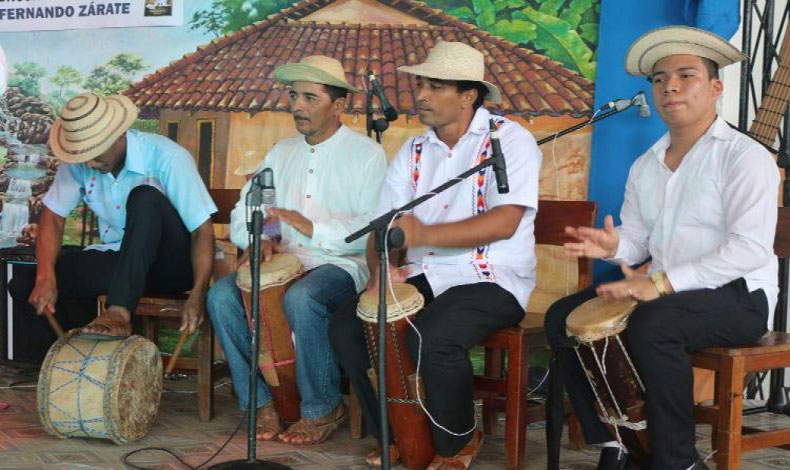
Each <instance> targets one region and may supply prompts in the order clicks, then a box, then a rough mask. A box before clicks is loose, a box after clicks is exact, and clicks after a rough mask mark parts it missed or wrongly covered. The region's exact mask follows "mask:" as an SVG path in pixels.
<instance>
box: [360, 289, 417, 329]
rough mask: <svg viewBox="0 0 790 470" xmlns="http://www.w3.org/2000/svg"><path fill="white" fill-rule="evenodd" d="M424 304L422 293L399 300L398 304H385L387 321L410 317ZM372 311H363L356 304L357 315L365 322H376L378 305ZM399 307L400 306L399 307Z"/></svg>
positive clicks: (392, 321)
mask: <svg viewBox="0 0 790 470" xmlns="http://www.w3.org/2000/svg"><path fill="white" fill-rule="evenodd" d="M424 305H425V299H424V298H423V296H422V295H419V293H418V295H415V296H414V298H412V299H405V300H401V301H399V304H388V305H387V323H394V322H396V321H398V320H402V319H404V318H406V317H410V316H412V315H414V314H415V313H417V312H419V311H420V310H421V309H422V307H423V306H424ZM376 307H377V308H376V309H374V310H373V312H365V311H364V310H362V309H361V308H360V305H359V304H357V317H358V318H359V319H361V320H362V321H364V322H367V323H377V322H378V305H377V306H376ZM399 307H400V308H399Z"/></svg>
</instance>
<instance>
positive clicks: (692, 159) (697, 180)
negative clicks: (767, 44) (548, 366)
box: [546, 26, 779, 470]
mask: <svg viewBox="0 0 790 470" xmlns="http://www.w3.org/2000/svg"><path fill="white" fill-rule="evenodd" d="M742 58H743V56H742V54H741V53H740V52H739V51H738V50H737V49H735V48H734V47H733V46H731V45H730V44H729V43H727V41H725V40H724V39H722V38H720V37H718V36H716V35H714V34H712V33H709V32H706V31H702V30H698V29H695V28H689V27H685V26H676V27H667V28H659V29H656V30H653V31H651V32H649V33H647V34H645V35H644V36H642V37H640V38H639V39H637V40H636V41H635V42H634V44H633V45H632V46H631V48H630V50H629V51H628V56H627V59H626V69H627V70H628V72H629V73H631V74H632V75H643V76H646V77H648V80H649V81H650V82H651V83H652V88H653V102H654V104H655V106H656V109H657V111H658V114H659V115H660V116H661V119H662V120H663V121H664V122H665V123H666V125H667V127H668V128H669V133H668V134H666V135H664V136H663V137H662V138H661V139H659V140H658V142H656V144H654V145H653V146H652V147H651V148H650V149H648V151H647V152H646V153H645V154H643V155H642V156H641V157H639V158H638V159H637V160H636V161H635V162H634V164H633V165H632V166H631V170H630V173H629V175H628V181H627V183H626V187H625V199H624V202H623V207H622V210H621V212H620V218H621V220H622V225H620V226H619V227H615V226H614V223H613V221H612V217H611V216H606V218H605V219H604V228H603V229H595V228H590V227H578V228H574V227H568V228H567V229H566V231H567V232H568V233H569V234H571V235H574V236H575V237H576V238H578V240H579V241H578V242H576V243H568V244H566V246H565V249H566V253H568V254H570V255H573V256H586V257H590V258H603V259H608V260H612V261H614V262H618V263H620V264H621V266H622V270H623V273H624V274H625V280H623V281H618V282H612V283H608V284H603V285H600V286H598V288H597V289H593V288H591V289H587V290H584V291H582V292H580V293H577V294H574V295H572V296H570V297H566V298H564V299H561V300H559V301H558V302H557V303H555V304H554V305H552V306H551V307H550V308H549V310H548V312H547V314H546V334H547V336H548V338H549V342H550V343H551V345H552V347H553V348H555V350H556V349H558V348H561V347H562V346H563V345H566V344H567V342H568V339H567V336H566V333H565V319H566V318H567V316H568V315H569V314H570V312H571V311H572V310H573V309H574V308H576V307H577V306H578V305H580V304H581V303H583V302H585V301H586V300H588V299H591V298H593V297H595V296H596V295H599V296H603V297H605V298H611V299H621V298H628V297H631V298H634V299H636V300H637V301H639V302H640V304H639V305H638V306H637V307H636V309H635V310H634V311H633V313H632V314H631V316H630V318H629V323H628V328H627V330H626V332H625V334H626V336H627V339H628V344H629V346H630V353H631V358H632V359H633V361H634V363H635V366H636V368H637V371H638V372H639V374H640V377H641V379H642V382H643V383H644V386H645V389H646V413H647V431H648V436H649V440H650V447H651V449H652V452H653V456H652V464H651V465H652V466H651V468H653V469H655V470H688V469H695V470H699V469H706V468H707V466H706V465H705V463H704V462H703V461H702V460H700V458H699V456H698V455H697V451H696V449H695V447H694V443H695V432H694V416H693V413H692V411H693V375H692V367H691V353H693V352H694V351H699V350H701V349H704V348H709V347H712V346H725V347H726V346H737V345H742V344H745V343H750V342H753V341H755V340H757V339H758V338H759V337H760V336H762V335H763V333H765V331H766V325H767V319H768V314H769V312H770V311H772V309H773V308H774V305H775V304H776V296H777V260H776V256H775V255H774V252H773V241H774V232H775V229H776V217H777V198H778V187H779V173H778V171H777V168H776V164H775V163H774V161H773V158H772V157H771V155H770V154H769V153H768V152H767V151H766V150H765V149H764V148H763V147H762V146H761V145H760V144H758V143H757V142H755V141H754V140H752V139H751V138H749V137H747V136H745V135H743V134H741V133H740V132H738V131H737V130H734V129H731V128H730V127H729V126H728V125H727V123H726V122H725V121H724V119H722V118H721V117H719V116H717V113H716V100H717V99H718V98H719V96H720V95H721V93H722V91H723V84H722V82H721V80H719V78H718V77H719V75H718V69H719V67H724V66H726V65H729V64H731V63H734V62H738V61H740V60H741V59H742ZM648 257H652V263H651V265H650V271H649V272H650V274H649V275H642V274H638V273H636V272H634V271H633V270H632V269H630V268H629V266H630V265H634V264H637V263H642V262H644V261H645V260H646V259H647V258H648ZM562 356H564V359H562V361H561V362H562V363H561V364H560V365H559V367H560V368H561V369H562V370H563V373H562V377H563V378H564V379H565V382H566V385H567V389H568V393H569V395H570V398H571V402H572V404H573V406H574V409H575V410H576V412H577V414H578V416H579V420H580V421H581V423H582V427H583V430H584V435H585V440H586V441H587V443H588V444H603V445H604V448H603V450H602V451H601V458H600V461H599V464H598V469H599V470H609V469H620V468H623V466H624V465H625V463H626V458H627V455H626V454H624V453H623V452H621V449H620V448H619V447H620V444H619V443H618V442H616V441H615V436H613V435H612V434H611V433H610V432H609V430H608V428H607V427H606V426H604V424H603V423H602V422H601V420H600V419H599V418H598V417H597V416H596V413H595V411H594V410H593V402H594V396H593V390H592V389H591V387H590V384H589V383H588V381H587V378H586V377H585V375H584V373H583V371H582V369H581V366H580V364H579V361H578V359H577V358H576V355H575V354H573V353H570V354H563V355H562Z"/></svg>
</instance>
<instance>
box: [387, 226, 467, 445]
mask: <svg viewBox="0 0 790 470" xmlns="http://www.w3.org/2000/svg"><path fill="white" fill-rule="evenodd" d="M403 213H405V212H404V211H401V212H396V213H395V214H394V215H393V216H392V219H391V220H390V222H389V224H387V230H386V231H385V232H384V240H388V239H389V232H390V230H391V229H392V224H393V222H395V219H396V218H397V217H398V216H400V215H401V214H403ZM385 248H386V247H385ZM384 257H385V260H386V263H387V267H385V269H387V268H388V267H389V264H390V259H389V250H386V249H385V250H384ZM381 268H382V267H381V266H379V269H381ZM379 287H381V286H379ZM387 288H388V289H389V292H390V294H391V295H392V299H393V300H394V301H395V306H396V307H397V308H398V310H400V312H401V313H402V314H405V309H404V308H403V307H401V304H400V302H399V301H398V298H397V297H396V296H395V288H394V287H393V283H392V277H391V276H388V277H387ZM404 318H405V319H406V321H407V322H408V323H409V326H410V327H411V328H412V329H413V330H414V333H415V334H416V335H417V370H416V372H415V389H416V390H417V393H416V395H417V400H416V401H417V403H418V404H419V405H420V408H421V409H422V411H423V413H425V416H427V417H428V419H429V420H430V421H431V423H432V424H433V425H434V426H436V427H437V428H439V429H441V430H442V431H444V432H446V433H447V434H450V435H452V436H457V437H460V436H466V435H469V434H471V433H473V432H474V430H475V429H477V417H476V416H475V420H474V422H473V423H472V427H471V428H470V429H469V430H468V431H465V432H461V433H457V432H453V431H450V430H449V429H447V428H446V427H444V426H442V425H441V424H439V423H438V422H437V421H436V419H435V418H434V417H433V415H431V413H430V412H429V411H428V409H427V408H426V407H425V403H424V402H423V400H422V398H421V397H420V392H419V390H420V366H421V364H422V335H421V334H420V330H418V329H417V327H416V326H415V325H414V323H412V321H411V318H409V317H408V316H404Z"/></svg>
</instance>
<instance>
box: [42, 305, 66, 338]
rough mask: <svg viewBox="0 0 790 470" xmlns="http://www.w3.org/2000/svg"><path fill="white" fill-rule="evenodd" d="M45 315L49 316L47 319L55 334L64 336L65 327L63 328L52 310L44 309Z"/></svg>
mask: <svg viewBox="0 0 790 470" xmlns="http://www.w3.org/2000/svg"><path fill="white" fill-rule="evenodd" d="M44 315H46V316H47V321H48V322H49V326H51V327H52V329H53V330H54V331H55V334H56V335H58V338H62V337H63V328H61V326H60V323H58V320H57V319H55V317H54V316H52V314H51V313H50V312H47V311H44Z"/></svg>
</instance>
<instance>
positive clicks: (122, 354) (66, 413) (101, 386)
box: [37, 330, 162, 444]
mask: <svg viewBox="0 0 790 470" xmlns="http://www.w3.org/2000/svg"><path fill="white" fill-rule="evenodd" d="M161 395H162V360H161V358H160V356H159V350H158V349H157V347H156V345H155V344H154V343H152V342H151V341H148V340H147V339H145V338H143V337H141V336H130V337H128V338H126V339H122V340H115V341H98V340H90V339H84V338H82V337H80V336H79V335H78V334H77V331H76V330H73V331H70V332H68V333H67V334H66V335H65V336H63V337H62V338H60V339H59V340H58V341H57V342H56V343H55V344H53V345H52V347H51V348H50V349H49V352H48V353H47V357H46V358H45V359H44V363H43V364H42V366H41V372H40V374H39V377H38V396H37V406H38V414H39V417H40V419H41V423H42V424H43V425H44V428H45V429H46V430H47V432H49V433H50V434H52V435H55V436H57V437H60V438H67V437H95V438H101V439H110V440H111V441H113V442H115V443H116V444H124V443H127V442H131V441H135V440H137V439H140V438H141V437H143V436H145V435H146V433H148V430H149V429H150V428H151V425H152V424H153V421H154V418H155V417H156V413H157V411H158V410H159V400H160V398H161Z"/></svg>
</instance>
